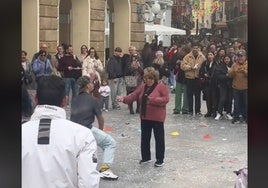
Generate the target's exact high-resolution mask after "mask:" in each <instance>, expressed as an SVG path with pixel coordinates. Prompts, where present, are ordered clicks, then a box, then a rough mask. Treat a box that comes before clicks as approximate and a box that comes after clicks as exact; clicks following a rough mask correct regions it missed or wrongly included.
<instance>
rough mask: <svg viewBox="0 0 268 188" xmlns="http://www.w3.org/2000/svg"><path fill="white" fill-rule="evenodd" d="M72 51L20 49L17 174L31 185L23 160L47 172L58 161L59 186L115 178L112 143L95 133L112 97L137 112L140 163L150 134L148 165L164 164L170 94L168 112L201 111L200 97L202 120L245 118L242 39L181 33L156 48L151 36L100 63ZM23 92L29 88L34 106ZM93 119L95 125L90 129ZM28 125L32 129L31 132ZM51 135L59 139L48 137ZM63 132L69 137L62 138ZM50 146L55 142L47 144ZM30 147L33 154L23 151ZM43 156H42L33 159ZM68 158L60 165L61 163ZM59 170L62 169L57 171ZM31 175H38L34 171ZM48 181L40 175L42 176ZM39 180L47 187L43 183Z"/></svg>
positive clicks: (93, 55)
mask: <svg viewBox="0 0 268 188" xmlns="http://www.w3.org/2000/svg"><path fill="white" fill-rule="evenodd" d="M80 50H81V53H80V54H79V55H75V54H74V53H73V47H72V45H59V46H57V49H56V51H57V52H56V53H55V54H53V55H51V54H50V53H49V52H48V46H47V45H46V44H45V43H42V44H41V45H40V51H39V52H37V53H36V54H34V56H33V58H32V61H31V62H30V61H29V60H28V59H27V52H26V51H22V53H21V65H22V66H21V67H22V93H23V95H22V107H23V109H22V116H23V126H22V146H23V147H22V148H23V149H22V150H23V151H22V161H23V165H22V167H23V171H22V172H23V178H22V179H23V184H25V185H26V184H27V185H31V183H30V181H31V178H30V177H31V175H35V176H36V175H37V174H40V172H37V171H38V169H34V168H29V167H28V166H29V165H27V164H30V163H31V161H38V162H37V163H40V164H39V165H40V168H42V167H44V168H48V169H50V170H52V169H51V167H49V166H47V165H49V164H51V165H54V166H57V165H58V164H57V163H59V164H61V165H58V166H57V168H56V169H55V170H56V171H57V172H58V173H60V174H61V175H62V177H63V179H65V180H66V182H65V183H66V184H70V185H74V186H69V187H75V184H76V183H77V182H78V184H84V185H90V184H91V185H90V186H91V187H97V186H98V182H99V179H98V178H103V179H112V180H117V179H118V176H117V175H115V174H114V173H113V172H112V170H111V167H112V165H113V160H114V152H115V149H116V141H115V140H114V139H113V138H112V137H111V136H110V135H109V134H107V133H105V132H104V131H103V128H104V118H103V115H102V114H103V113H108V112H109V111H110V110H120V109H121V106H120V102H122V103H125V104H127V105H128V109H129V113H130V115H131V114H135V113H138V114H139V116H140V119H141V125H140V126H141V133H142V134H141V160H140V164H144V163H149V162H151V161H152V160H151V151H150V140H151V134H152V131H153V133H154V138H155V143H156V153H155V155H156V156H155V158H156V162H155V163H154V165H155V167H161V166H163V165H164V158H165V137H164V122H165V119H166V105H167V103H168V102H169V100H170V98H171V97H174V98H175V103H174V109H173V114H182V115H188V116H203V114H202V113H201V104H202V103H201V100H205V101H206V103H205V104H206V109H207V111H206V113H205V114H204V117H206V118H214V119H215V120H217V121H218V120H221V119H223V118H226V119H228V120H230V122H231V123H247V121H248V119H247V89H248V82H247V80H248V62H247V46H246V44H244V43H242V42H239V41H234V42H230V41H226V40H219V39H218V38H213V37H212V38H209V37H204V38H199V39H198V40H197V39H196V38H187V39H185V38H184V40H173V44H172V45H171V46H170V47H163V46H162V43H161V42H160V43H159V44H157V41H156V40H153V41H152V43H148V42H146V43H145V44H144V47H143V49H142V50H141V51H140V52H138V51H137V50H136V47H135V46H130V47H129V48H128V53H123V51H122V49H121V48H120V47H116V48H115V51H114V54H113V55H112V56H111V57H110V58H109V59H108V61H107V63H106V64H104V63H102V62H101V60H100V59H99V56H98V54H97V52H96V50H95V48H93V47H91V48H89V49H88V47H87V46H86V45H82V46H81V49H80ZM28 89H35V90H36V91H37V97H36V101H35V105H34V102H33V101H32V99H31V97H30V96H29V93H28V92H27V90H28ZM70 90H72V95H70ZM124 91H126V96H124ZM201 97H202V98H201ZM134 102H136V109H135V110H134V105H133V103H134ZM109 104H111V105H112V106H111V107H110V106H109ZM34 106H35V108H34ZM65 106H66V107H68V108H70V110H71V117H70V120H67V119H66V115H65V113H64V112H65V111H64V107H65ZM188 116H185V118H187V117H188ZM25 117H26V118H27V117H28V119H27V120H25ZM95 117H96V119H97V121H98V125H99V128H96V127H94V126H92V123H93V122H94V121H95ZM63 124H67V125H68V126H69V125H70V126H69V128H67V129H66V130H64V131H63V129H64V127H65V126H66V125H63ZM78 124H80V125H82V126H79V125H78ZM33 126H37V127H38V126H39V129H34V128H33ZM55 127H57V129H56V130H54V129H55ZM69 129H70V130H69ZM80 129H81V130H80ZM85 130H87V131H85ZM49 132H51V133H50V135H49V134H48V133H49ZM58 132H60V135H61V136H60V137H59V138H56V135H57V134H59V133H58ZM82 132H83V133H82ZM86 134H88V135H86ZM33 135H38V136H37V139H38V140H37V141H38V142H37V143H38V144H37V145H36V144H35V143H32V142H33V140H35V139H36V138H33ZM64 136H68V137H70V138H72V140H73V141H74V142H72V143H68V142H67V143H65V142H64V139H63V138H64ZM50 145H52V146H55V147H53V148H50V147H49V146H50ZM24 146H25V147H24ZM96 146H99V147H100V148H102V150H103V163H102V165H101V167H100V169H99V174H100V175H99V176H97V175H96V174H97V173H98V172H97V171H96V163H97V157H96V154H95V152H96V150H97V148H96ZM56 148H58V150H59V151H57V149H56ZM32 150H33V151H34V153H35V154H34V155H29V153H31V152H32ZM47 150H49V151H51V153H50V154H49V156H46V155H47V154H46V152H47ZM65 150H68V151H69V152H67V153H66V158H65V157H63V158H64V159H66V160H62V161H61V160H60V159H59V158H57V157H58V156H64V151H65ZM44 156H46V157H47V161H45V160H41V159H42V158H43V157H44ZM90 157H91V159H89V158H90ZM38 158H41V159H40V160H38ZM67 159H68V160H67ZM77 159H78V160H77ZM49 160H51V161H49ZM85 160H89V161H85ZM90 161H91V163H90ZM68 162H69V164H68V165H67V167H63V166H62V165H64V164H65V163H68ZM77 164H80V165H77ZM60 166H61V167H60ZM69 167H70V168H69ZM60 168H62V169H60ZM66 168H67V170H68V172H69V173H65V174H63V169H66ZM86 173H88V175H87V174H86ZM87 176H89V179H90V176H91V178H92V181H90V182H89V179H86V178H87ZM38 178H39V179H42V178H41V175H40V176H39V177H38ZM54 178H55V177H53V176H48V177H46V179H47V180H49V181H50V180H54ZM94 178H95V179H94ZM93 179H94V180H93ZM36 181H38V179H37V180H36ZM55 181H56V180H55ZM34 182H35V181H33V183H32V185H34ZM41 182H44V181H43V180H42V181H41ZM60 183H62V182H59V184H60ZM44 185H47V186H49V184H46V183H45V182H44ZM27 187H29V186H27ZM33 187H34V186H33ZM86 187H87V186H86Z"/></svg>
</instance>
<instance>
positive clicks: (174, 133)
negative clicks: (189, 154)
mask: <svg viewBox="0 0 268 188" xmlns="http://www.w3.org/2000/svg"><path fill="white" fill-rule="evenodd" d="M171 136H179V132H177V131H174V132H172V133H171Z"/></svg>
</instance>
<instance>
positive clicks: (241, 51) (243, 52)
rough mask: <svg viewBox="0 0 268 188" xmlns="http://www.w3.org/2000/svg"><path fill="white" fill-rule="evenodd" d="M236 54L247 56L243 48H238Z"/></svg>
mask: <svg viewBox="0 0 268 188" xmlns="http://www.w3.org/2000/svg"><path fill="white" fill-rule="evenodd" d="M237 55H241V56H247V52H246V51H245V50H240V51H239V52H238V53H237Z"/></svg>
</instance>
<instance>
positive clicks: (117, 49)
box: [114, 47, 122, 52]
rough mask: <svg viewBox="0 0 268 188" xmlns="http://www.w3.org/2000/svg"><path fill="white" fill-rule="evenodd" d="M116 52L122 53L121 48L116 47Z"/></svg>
mask: <svg viewBox="0 0 268 188" xmlns="http://www.w3.org/2000/svg"><path fill="white" fill-rule="evenodd" d="M114 51H115V52H122V49H121V48H120V47H116V48H115V50H114Z"/></svg>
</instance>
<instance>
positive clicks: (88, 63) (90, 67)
mask: <svg viewBox="0 0 268 188" xmlns="http://www.w3.org/2000/svg"><path fill="white" fill-rule="evenodd" d="M88 53H89V55H88V56H87V57H86V58H85V59H84V61H83V69H82V75H83V76H89V77H90V73H95V74H96V76H97V77H98V80H99V83H101V77H100V73H101V72H102V71H103V65H102V63H101V61H100V59H99V56H98V55H97V52H96V50H95V48H93V47H91V48H90V49H89V50H88Z"/></svg>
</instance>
